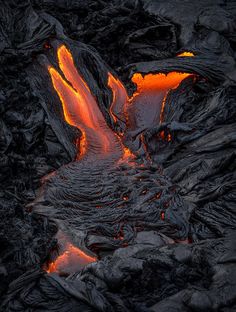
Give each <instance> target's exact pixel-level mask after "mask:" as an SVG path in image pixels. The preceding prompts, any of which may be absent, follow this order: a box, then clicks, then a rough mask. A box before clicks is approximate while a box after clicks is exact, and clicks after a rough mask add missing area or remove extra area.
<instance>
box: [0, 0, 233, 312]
mask: <svg viewBox="0 0 236 312" xmlns="http://www.w3.org/2000/svg"><path fill="white" fill-rule="evenodd" d="M235 30H236V3H235V1H233V0H231V1H224V0H204V1H203V0H201V1H200V0H199V1H188V0H186V1H170V0H165V1H163V0H149V1H143V0H140V1H136V0H112V1H104V0H99V1H94V0H88V1H79V0H78V1H76V0H60V1H55V0H39V1H34V0H23V1H16V0H10V1H9V0H2V1H1V2H0V78H1V79H0V182H1V184H0V246H1V250H0V277H1V278H0V309H1V311H78V310H79V311H117V312H118V311H137V312H140V311H143V312H145V311H146V312H148V311H149V312H151V311H153V312H154V311H158V312H162V311H163V312H164V311H165V312H167V311H168V312H169V311H173V312H177V311H181V312H182V311H183V312H184V311H186V312H192V311H214V312H215V311H219V312H229V311H230V312H231V311H232V312H233V311H235V310H236V296H235V294H236V285H235V280H236V276H235V274H236V267H235V260H236V249H235V222H236V212H235V206H236V205H235V204H236V193H235V186H236V180H235V165H236V163H235V146H236V142H235V141H236V125H235V120H236V119H235V117H236V116H235V115H236V109H235V100H236V93H235V86H236V71H235V56H236V36H235ZM61 43H63V44H66V45H67V46H69V47H70V49H71V51H72V53H73V55H77V54H78V53H81V51H82V56H81V58H80V59H79V60H77V61H76V65H77V67H79V68H80V72H81V74H82V76H83V77H84V78H85V80H86V81H87V82H88V85H89V87H90V89H91V91H92V93H93V95H94V96H95V97H96V99H97V101H98V104H99V107H100V110H101V111H102V113H103V115H104V117H105V119H106V121H107V124H108V125H109V126H110V127H111V128H112V129H113V130H114V131H117V128H116V125H114V123H113V121H112V118H111V116H110V113H109V107H110V105H111V101H112V94H111V91H110V90H109V88H108V87H107V71H110V72H112V73H113V74H114V75H116V73H117V74H118V75H119V77H120V78H121V79H122V81H123V82H124V84H125V86H126V87H127V91H128V93H129V94H132V92H133V91H134V90H135V85H134V84H132V83H131V82H130V78H131V76H132V75H133V74H134V73H136V72H140V73H142V74H143V75H145V74H147V73H158V72H163V73H168V72H171V71H180V72H187V73H191V74H193V75H192V76H190V77H188V78H186V79H185V80H184V81H182V83H181V84H180V85H179V86H178V88H176V89H174V90H171V91H170V92H169V93H168V95H167V98H166V105H165V109H164V122H163V123H162V124H157V125H155V126H154V127H153V126H152V127H149V128H148V127H146V128H145V129H141V130H140V131H139V133H138V134H137V138H140V137H142V138H143V141H142V144H143V143H145V144H146V146H147V150H146V152H147V153H148V155H149V157H150V159H151V160H152V162H153V167H149V168H148V169H147V170H149V171H147V172H148V173H147V175H148V177H147V179H148V178H150V177H151V176H155V179H156V176H159V177H162V179H163V180H161V179H160V182H161V186H160V188H161V189H162V192H164V196H166V197H164V198H167V197H168V196H170V195H169V194H172V195H173V194H174V195H173V198H174V199H173V202H172V203H173V205H171V206H170V207H169V208H167V214H169V216H170V219H171V221H173V222H172V223H171V224H170V223H168V224H167V223H161V222H160V221H159V219H158V220H157V215H156V214H155V213H154V212H153V211H154V210H153V211H152V210H149V211H148V213H147V212H146V215H145V211H141V208H143V209H144V207H146V206H145V205H146V203H145V204H144V205H143V206H141V208H140V210H139V209H137V211H138V212H137V213H134V212H135V211H136V210H135V208H137V207H138V204H137V203H139V198H138V196H137V195H136V194H137V193H138V190H139V185H136V184H135V183H134V182H133V181H132V178H133V176H134V174H137V172H135V173H134V171H132V170H130V171H128V169H127V172H129V174H128V175H127V174H125V173H122V174H121V173H120V172H119V174H118V173H117V175H116V177H115V178H114V181H115V182H114V185H115V183H120V181H121V180H122V179H123V177H122V175H123V174H124V176H125V178H124V180H122V181H125V182H123V185H122V186H123V188H130V189H131V190H132V192H133V193H132V192H131V193H132V198H133V199H134V200H133V202H132V204H133V203H135V207H134V208H132V207H133V206H132V204H131V205H130V206H128V205H127V211H126V214H125V222H126V224H125V226H122V227H121V226H120V225H119V224H118V225H114V223H113V221H114V219H109V218H108V217H109V216H108V217H107V220H108V221H107V224H105V222H104V225H102V226H101V224H99V221H97V219H96V220H94V219H93V215H91V218H90V219H89V220H83V219H82V217H81V216H79V217H80V218H81V219H80V222H77V224H79V223H81V224H83V225H84V227H89V226H91V228H93V230H94V228H95V230H94V232H91V233H90V232H89V231H88V233H87V234H88V235H87V236H86V237H85V240H84V242H83V244H84V245H85V248H87V249H90V250H92V251H94V252H98V255H99V257H100V259H99V260H98V261H97V262H95V263H92V264H90V265H88V266H86V267H85V268H84V269H83V270H80V271H78V272H75V273H74V274H72V275H70V276H69V277H67V278H65V277H62V276H58V275H57V274H48V273H46V272H45V271H44V270H43V269H42V268H43V265H44V263H45V262H46V260H47V259H49V258H50V254H51V253H53V252H55V250H56V249H57V241H56V239H55V238H54V237H55V234H56V232H57V226H56V225H55V223H54V222H53V220H51V219H50V217H49V218H48V217H45V216H39V214H36V213H33V212H32V211H31V209H32V207H33V205H34V204H35V202H34V200H35V199H37V198H39V187H40V185H41V184H42V181H43V180H44V179H43V178H44V177H45V176H47V175H48V174H49V173H52V172H55V171H56V172H59V173H60V172H63V170H65V169H64V165H66V164H69V163H70V165H69V168H72V169H73V168H74V167H73V166H74V164H75V162H74V160H75V157H76V143H75V141H76V139H77V138H78V137H80V135H81V133H80V131H79V130H78V129H77V128H75V127H71V126H70V125H68V124H67V123H66V122H65V120H64V119H63V112H62V109H61V103H60V102H59V100H58V99H56V97H55V92H54V91H53V88H52V85H51V81H50V79H49V76H48V74H47V73H46V72H45V71H44V68H43V66H41V65H42V64H43V63H44V62H45V59H49V60H50V61H51V62H52V63H53V64H54V65H55V66H56V61H55V51H56V47H57V46H58V44H61ZM183 51H191V52H193V53H194V54H195V57H191V58H183V57H182V58H181V57H176V55H177V54H179V53H181V52H183ZM40 64H41V65H40ZM115 71H116V73H115ZM53 92H54V93H53ZM119 126H120V127H121V125H119ZM161 133H164V137H165V138H167V136H168V135H171V141H169V140H167V139H163V136H161ZM140 144H141V143H140ZM143 157H144V152H143V150H142V146H141V148H140V150H139V161H140V162H142V161H143ZM147 167H148V165H147V166H145V168H147ZM72 169H71V170H72ZM57 170H58V171H57ZM123 170H124V172H125V170H126V169H123ZM138 170H140V171H141V170H142V169H141V168H139V169H138ZM145 170H146V169H145ZM81 172H82V170H81ZM107 172H108V171H107ZM103 174H104V176H105V175H106V171H103ZM127 176H128V177H127ZM50 179H51V178H50V176H49V181H51V182H49V185H50V183H51V184H52V185H53V183H54V182H53V181H56V183H57V179H58V178H57V177H55V178H52V179H51V180H50ZM104 179H105V178H104ZM117 181H118V182H117ZM93 183H94V182H93V181H92V182H91V184H90V186H89V187H88V190H90V187H91V192H92V191H93V188H94V184H93ZM106 183H107V184H106V185H107V187H109V181H108V180H107V181H106ZM148 183H149V182H147V184H148ZM46 185H47V183H46ZM68 185H69V184H68ZM114 185H113V184H112V187H113V186H114ZM148 185H149V184H148ZM95 187H96V185H95ZM48 190H49V191H48V192H50V187H48ZM113 190H115V187H114V188H113ZM123 191H124V190H123V189H122V190H121V192H123ZM58 194H59V193H57V194H56V195H58ZM60 194H63V192H61V193H60ZM116 194H119V192H118V191H117V192H116V193H115V195H116ZM172 195H171V196H172ZM168 198H169V197H168ZM49 199H50V198H47V200H46V202H44V204H45V207H51V206H50V204H51V203H50V201H49ZM57 200H58V202H57ZM32 203H33V204H32ZM36 203H37V201H36ZM54 203H57V207H58V206H60V198H59V196H55V198H54ZM68 203H70V205H71V203H72V204H73V201H71V202H69V201H67V202H65V205H64V208H63V209H65V208H67V205H68ZM162 204H163V203H162ZM47 205H48V206H47ZM62 206H63V205H62ZM176 207H177V208H176ZM54 208H55V207H54ZM159 208H160V207H159ZM159 208H158V209H159ZM132 209H133V210H132ZM130 211H131V212H133V213H134V215H132V213H131V212H130ZM47 212H53V209H52V210H51V211H50V210H48V211H47ZM179 212H181V213H179ZM139 213H140V215H139ZM45 214H46V213H45ZM69 214H70V213H69V212H68V215H69ZM142 214H143V216H142ZM64 216H65V214H64ZM114 216H115V217H114ZM102 217H103V218H105V217H106V216H104V215H102ZM112 217H114V218H117V219H119V218H118V217H120V216H119V214H118V213H114V214H113V216H112ZM137 217H139V218H140V219H141V221H142V222H140V223H142V224H138V225H139V226H140V228H139V226H137V224H136V223H135V220H136V219H135V218H137ZM158 218H159V214H158ZM62 219H63V218H62ZM72 219H73V218H72ZM111 220H112V222H111ZM176 220H177V221H176ZM72 221H73V220H72ZM95 221H96V222H97V223H96V224H95ZM144 221H145V222H144ZM86 222H88V223H86ZM93 222H94V223H93ZM109 222H110V223H111V224H112V226H111V225H109ZM72 223H73V222H72ZM75 223H76V222H75ZM173 224H177V225H181V227H180V228H178V226H177V228H174V227H173ZM121 229H122V230H124V232H125V234H124V237H125V242H126V244H124V246H122V244H121V243H120V242H116V241H114V239H113V236H112V235H113V232H115V231H117V232H119V231H120V230H121ZM176 232H178V233H179V236H178V235H176ZM104 233H105V234H104ZM111 233H112V234H111ZM109 235H110V237H109ZM183 239H185V240H184V241H183ZM127 244H128V246H127ZM98 246H99V247H100V249H101V250H100V252H99V251H98V250H97V248H98ZM102 248H104V250H102Z"/></svg>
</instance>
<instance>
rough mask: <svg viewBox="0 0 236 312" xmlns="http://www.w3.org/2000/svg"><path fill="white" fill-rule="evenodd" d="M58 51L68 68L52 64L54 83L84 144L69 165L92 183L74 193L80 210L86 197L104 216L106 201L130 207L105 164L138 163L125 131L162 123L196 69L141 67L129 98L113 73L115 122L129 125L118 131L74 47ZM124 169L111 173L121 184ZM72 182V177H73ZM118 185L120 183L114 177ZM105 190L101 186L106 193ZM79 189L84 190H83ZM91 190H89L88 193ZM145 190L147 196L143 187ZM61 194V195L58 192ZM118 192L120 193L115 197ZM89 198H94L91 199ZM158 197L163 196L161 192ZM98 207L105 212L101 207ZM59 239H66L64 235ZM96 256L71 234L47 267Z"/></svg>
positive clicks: (60, 266)
mask: <svg viewBox="0 0 236 312" xmlns="http://www.w3.org/2000/svg"><path fill="white" fill-rule="evenodd" d="M57 56H58V63H59V68H60V71H61V73H62V74H61V73H60V72H59V71H58V70H56V69H55V68H53V67H52V66H49V67H48V71H49V74H50V76H51V80H52V84H53V87H54V89H55V91H56V92H57V94H58V96H59V98H60V101H61V103H62V108H63V113H64V118H65V120H66V122H67V123H68V124H70V125H72V126H74V127H77V128H78V129H79V130H80V131H81V132H82V136H81V138H80V144H79V146H78V155H79V157H78V158H79V159H77V161H76V162H74V163H72V165H71V168H69V167H68V168H67V169H65V170H72V171H71V172H73V173H74V172H75V170H74V168H76V170H78V171H79V172H78V174H79V175H80V176H78V177H77V176H76V177H74V179H75V180H74V181H77V183H80V182H81V181H82V182H83V184H84V182H85V181H87V183H89V185H88V186H87V188H86V185H83V184H82V186H80V189H79V190H77V187H79V186H77V184H76V188H75V190H74V192H75V194H77V192H78V195H77V196H74V200H75V201H76V200H78V210H77V212H76V213H79V212H80V209H81V213H82V215H81V216H82V217H83V215H84V214H85V213H86V210H84V209H83V203H84V202H85V203H86V205H87V206H86V209H88V213H89V209H90V211H93V213H94V214H98V220H99V219H100V218H101V215H100V213H101V212H102V210H104V209H105V207H106V209H108V208H109V207H113V205H116V207H125V205H126V207H127V213H128V211H129V206H128V205H130V202H129V197H128V196H127V195H124V191H123V190H122V188H121V187H120V186H119V185H117V193H114V194H113V193H109V196H107V193H106V192H107V191H106V189H104V188H103V185H104V178H103V175H104V168H106V169H107V171H108V167H109V166H110V165H111V164H112V166H113V167H114V168H116V167H117V166H119V165H120V164H122V163H124V162H125V163H126V164H128V163H129V166H135V155H134V154H133V153H132V152H131V151H130V149H129V148H128V147H125V146H124V145H123V142H122V138H123V135H124V134H127V132H129V131H131V132H132V131H133V132H135V131H136V132H139V131H140V130H141V131H142V130H145V129H146V128H148V127H150V126H152V125H153V124H155V125H156V124H158V123H159V122H162V121H163V112H164V105H165V98H166V96H167V93H168V91H169V90H171V89H174V88H176V87H177V86H178V85H179V83H180V82H181V81H182V80H183V79H184V78H186V77H188V76H189V75H190V74H187V73H177V72H170V73H168V74H167V75H165V74H162V73H159V74H148V75H145V76H142V75H141V74H140V73H136V74H134V75H133V77H132V81H133V82H134V83H135V84H136V85H137V91H136V92H135V93H134V95H133V96H132V97H130V98H128V95H127V92H126V89H125V87H124V86H123V84H122V83H121V82H120V81H119V80H118V79H117V78H115V77H114V76H113V75H112V74H111V73H108V82H107V83H108V86H109V87H110V89H111V90H112V94H113V99H112V104H111V106H110V114H111V116H112V118H113V120H114V122H115V123H116V124H120V125H121V127H120V128H121V130H122V131H123V133H120V134H118V133H115V132H114V131H112V130H111V128H109V127H108V125H107V123H106V121H105V118H104V116H103V114H102V113H101V111H100V109H99V106H98V104H97V102H96V99H95V98H94V96H93V95H92V93H91V91H90V89H89V87H88V85H87V83H86V82H85V80H84V79H83V78H82V77H81V75H80V74H79V73H78V71H77V69H76V67H75V64H74V61H73V57H72V54H71V52H70V51H69V50H68V49H67V48H66V47H65V46H64V45H62V46H61V47H60V48H59V49H58V51H57ZM141 131H140V132H141ZM130 159H131V160H132V161H131V162H129V161H130ZM86 168H87V169H86ZM84 170H85V171H84ZM99 170H100V171H99ZM111 170H113V169H111ZM62 171H63V170H62ZM76 172H77V171H76ZM111 172H112V171H111ZM83 174H84V176H83ZM93 174H94V175H95V176H96V180H94V178H93V177H92V176H91V175H93ZM120 175H122V172H121V173H120V171H119V170H118V172H115V173H114V174H113V173H112V174H110V177H112V178H111V179H113V178H114V179H115V180H114V181H115V182H116V183H117V184H118V183H120V182H121V181H122V179H123V178H122V179H121V177H120ZM97 177H98V178H97ZM57 178H58V179H60V176H59V175H58V177H57V176H55V179H57ZM90 180H91V181H90ZM66 181H68V179H66ZM63 183H64V184H63V188H64V189H62V190H61V192H62V193H63V199H64V198H65V194H67V193H66V192H67V188H66V184H65V180H63ZM67 183H70V182H69V181H68V182H67ZM92 183H95V187H96V188H97V189H98V188H99V183H100V184H101V185H102V188H101V190H102V191H104V192H105V193H104V194H106V197H105V199H104V198H101V199H99V197H98V196H97V195H96V194H95V195H94V198H93V195H92V193H91V191H89V186H90V185H93V184H92ZM110 183H111V184H112V180H110ZM143 183H144V182H143ZM73 184H74V183H73ZM68 185H69V184H68ZM112 185H115V184H114V183H113V184H112ZM133 187H134V186H133ZM136 187H137V188H138V189H139V187H142V185H141V186H140V185H137V186H136ZM49 190H50V189H49ZM145 190H146V189H145ZM68 191H69V193H70V197H71V196H72V188H71V186H70V187H68ZM102 191H101V192H100V193H101V194H102ZM48 192H49V191H48ZM79 192H81V194H80V193H79ZM86 192H88V194H87V193H86ZM118 192H121V195H122V194H123V195H122V196H121V198H119V196H118ZM141 194H142V196H144V193H143V191H142V192H141ZM145 194H146V193H145ZM56 195H57V196H58V194H56ZM48 196H49V198H50V196H51V198H52V200H53V201H54V204H55V201H56V198H55V197H54V196H55V194H54V191H52V193H49V195H48ZM150 196H151V195H150ZM72 197H73V196H72ZM112 197H114V198H113V199H112ZM150 198H151V197H150ZM87 199H88V202H86V200H87ZM93 200H94V202H93ZM142 200H143V199H142ZM155 200H159V198H156V199H155ZM98 201H99V202H98ZM148 205H149V206H150V205H151V204H150V203H149V204H148ZM72 207H73V205H72ZM98 207H99V211H101V212H98V209H97V208H98ZM107 207H108V208H107ZM137 207H138V206H137ZM94 208H96V209H95V210H93V209H94ZM40 209H41V208H40ZM60 209H62V207H60ZM73 209H74V208H72V210H73ZM69 210H70V207H66V210H65V213H67V212H68V213H69ZM74 211H76V210H74ZM119 211H121V210H119ZM104 213H105V212H104ZM121 213H123V214H124V213H125V208H123V212H122V211H121ZM72 214H73V213H72ZM69 215H70V213H69ZM55 219H57V217H55ZM160 219H161V220H164V219H165V213H164V212H163V211H161V213H160ZM75 220H78V219H74V220H73V222H74V221H75ZM103 221H104V220H103ZM77 222H79V221H77ZM64 228H65V227H64ZM86 230H87V229H86ZM62 240H63V239H62ZM59 241H61V240H60V239H59ZM122 246H123V245H122ZM95 260H96V259H95V258H94V257H91V256H89V255H87V254H86V253H85V252H84V251H82V250H80V249H79V248H78V247H75V246H73V244H72V243H71V242H70V240H69V239H68V240H65V241H64V244H63V249H62V250H61V251H60V255H59V256H58V258H57V259H56V260H55V261H53V262H51V263H50V264H49V267H48V270H47V271H48V272H63V271H65V268H68V267H72V266H74V264H78V265H79V266H83V265H85V264H88V263H90V262H93V261H95ZM66 271H67V272H68V271H70V270H68V269H67V270H66Z"/></svg>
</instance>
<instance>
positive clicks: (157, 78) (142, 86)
mask: <svg viewBox="0 0 236 312" xmlns="http://www.w3.org/2000/svg"><path fill="white" fill-rule="evenodd" d="M190 75H191V74H189V73H181V72H170V73H168V74H163V73H158V74H147V75H145V76H143V75H142V74H140V73H135V74H134V75H133V76H132V82H134V83H135V84H136V85H137V91H136V92H135V94H134V95H133V98H132V101H134V100H135V99H136V101H137V99H138V97H140V96H142V95H145V94H147V95H148V94H152V95H154V96H155V95H157V94H161V93H163V97H162V102H161V109H160V114H159V122H160V123H162V122H163V119H164V108H165V103H166V98H167V94H168V92H169V90H173V89H175V88H177V87H178V86H179V84H180V82H181V81H182V80H183V79H185V78H187V77H188V76H190ZM131 105H132V104H131Z"/></svg>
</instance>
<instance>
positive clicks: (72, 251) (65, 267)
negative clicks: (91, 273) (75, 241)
mask: <svg viewBox="0 0 236 312" xmlns="http://www.w3.org/2000/svg"><path fill="white" fill-rule="evenodd" d="M95 261H96V258H94V257H90V256H88V255H86V253H84V252H83V251H82V250H81V249H79V248H77V247H75V246H73V245H72V244H70V243H67V245H66V247H65V251H64V252H63V253H62V254H61V255H60V256H58V257H57V259H56V260H55V261H53V262H51V263H50V264H49V266H48V269H47V272H48V273H52V272H55V273H68V274H69V273H70V272H73V269H74V270H78V267H83V266H85V265H87V264H89V263H91V262H95Z"/></svg>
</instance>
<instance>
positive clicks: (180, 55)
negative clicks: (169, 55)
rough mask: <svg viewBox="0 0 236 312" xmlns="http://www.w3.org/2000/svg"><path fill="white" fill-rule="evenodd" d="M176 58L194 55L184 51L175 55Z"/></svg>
mask: <svg viewBox="0 0 236 312" xmlns="http://www.w3.org/2000/svg"><path fill="white" fill-rule="evenodd" d="M177 56H178V57H182V56H190V57H191V56H195V54H194V53H193V52H190V51H185V52H182V53H180V54H178V55H177Z"/></svg>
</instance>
